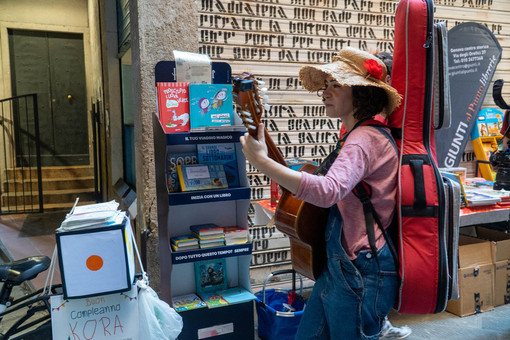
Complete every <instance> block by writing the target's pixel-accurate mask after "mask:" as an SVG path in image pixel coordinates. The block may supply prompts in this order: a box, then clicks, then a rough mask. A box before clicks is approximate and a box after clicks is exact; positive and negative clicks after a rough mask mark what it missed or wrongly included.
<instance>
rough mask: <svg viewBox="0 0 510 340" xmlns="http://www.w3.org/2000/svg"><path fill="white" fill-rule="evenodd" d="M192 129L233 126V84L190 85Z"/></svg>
mask: <svg viewBox="0 0 510 340" xmlns="http://www.w3.org/2000/svg"><path fill="white" fill-rule="evenodd" d="M189 96H190V129H191V130H192V131H193V130H202V129H205V128H207V127H221V126H232V125H233V122H234V106H233V100H232V84H190V86H189Z"/></svg>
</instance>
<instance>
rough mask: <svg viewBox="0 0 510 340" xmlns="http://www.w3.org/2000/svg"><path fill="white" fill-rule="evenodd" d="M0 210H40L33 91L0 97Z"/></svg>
mask: <svg viewBox="0 0 510 340" xmlns="http://www.w3.org/2000/svg"><path fill="white" fill-rule="evenodd" d="M0 127H1V132H0V214H20V213H32V212H42V211H43V189H42V172H41V150H40V136H39V116H38V109H37V94H27V95H22V96H16V97H11V98H6V99H2V100H0Z"/></svg>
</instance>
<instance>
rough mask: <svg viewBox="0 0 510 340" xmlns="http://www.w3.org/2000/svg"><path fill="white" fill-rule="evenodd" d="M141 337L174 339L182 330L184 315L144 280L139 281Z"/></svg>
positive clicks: (158, 339)
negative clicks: (162, 298) (159, 295)
mask: <svg viewBox="0 0 510 340" xmlns="http://www.w3.org/2000/svg"><path fill="white" fill-rule="evenodd" d="M137 285H138V287H139V288H140V292H139V293H138V313H139V318H140V339H147V340H148V339H150V340H160V339H161V340H174V339H176V338H177V336H178V335H179V334H180V333H181V331H182V317H181V316H180V315H179V313H177V312H176V311H175V310H174V309H173V308H172V307H170V306H169V305H168V303H166V302H165V301H162V300H160V299H159V298H158V295H157V294H156V292H155V291H154V290H153V289H152V288H151V287H149V286H148V285H147V284H146V283H145V282H143V280H140V281H138V282H137Z"/></svg>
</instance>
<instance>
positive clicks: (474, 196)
mask: <svg viewBox="0 0 510 340" xmlns="http://www.w3.org/2000/svg"><path fill="white" fill-rule="evenodd" d="M466 198H467V201H468V206H480V205H491V204H497V203H498V202H501V199H500V198H499V197H495V196H491V195H488V194H481V193H479V192H476V191H469V190H468V191H466Z"/></svg>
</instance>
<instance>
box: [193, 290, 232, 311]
mask: <svg viewBox="0 0 510 340" xmlns="http://www.w3.org/2000/svg"><path fill="white" fill-rule="evenodd" d="M199 295H200V297H201V298H202V299H203V300H204V302H205V304H206V305H207V307H209V308H215V307H221V306H224V305H228V302H227V300H225V299H224V298H223V297H222V296H221V295H218V294H217V293H215V292H213V293H201V294H199Z"/></svg>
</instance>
